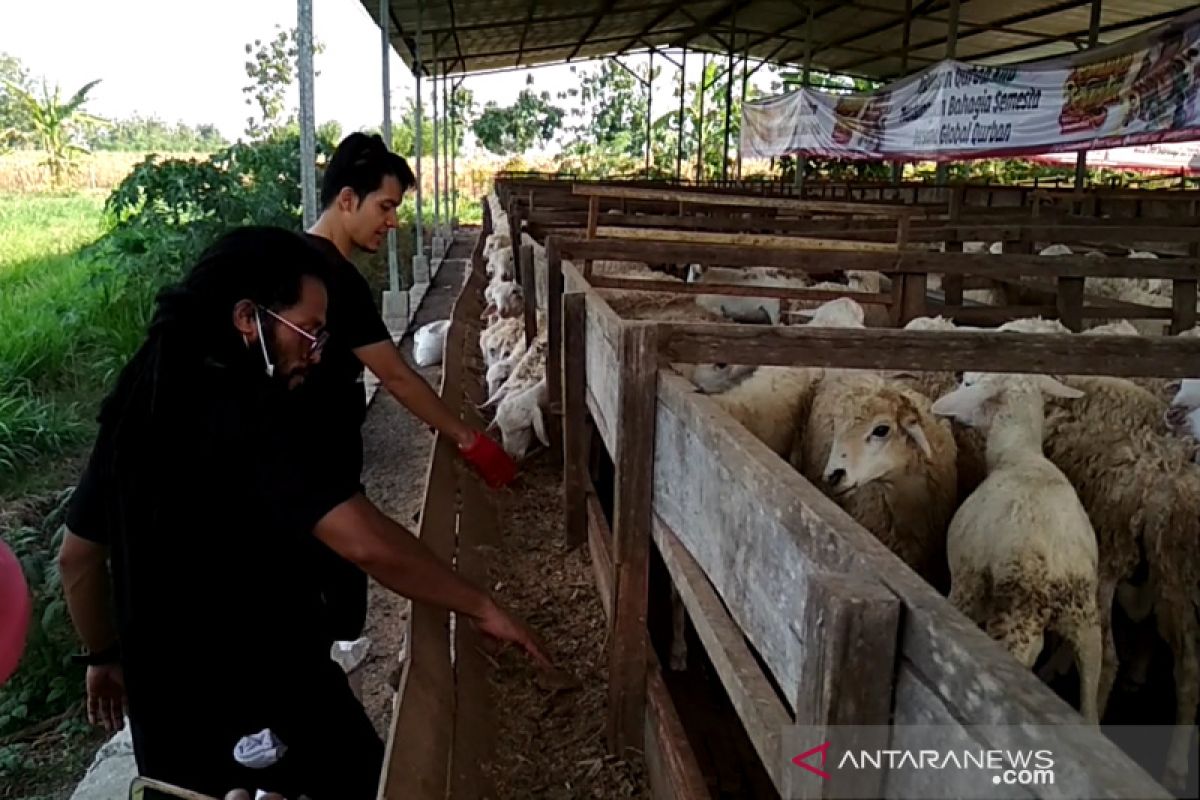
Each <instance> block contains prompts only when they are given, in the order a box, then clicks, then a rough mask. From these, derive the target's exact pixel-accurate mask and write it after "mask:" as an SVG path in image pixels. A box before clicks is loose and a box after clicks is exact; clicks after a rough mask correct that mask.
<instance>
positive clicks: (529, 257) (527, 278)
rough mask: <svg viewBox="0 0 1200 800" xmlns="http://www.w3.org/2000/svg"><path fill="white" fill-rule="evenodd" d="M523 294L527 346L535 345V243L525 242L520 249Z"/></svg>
mask: <svg viewBox="0 0 1200 800" xmlns="http://www.w3.org/2000/svg"><path fill="white" fill-rule="evenodd" d="M520 253H521V262H520V272H519V273H518V275H519V277H520V279H521V294H522V295H523V296H524V298H525V346H526V347H530V346H532V345H533V340H534V338H535V337H536V336H537V279H536V278H535V277H534V271H533V245H531V244H523V245H521V249H520Z"/></svg>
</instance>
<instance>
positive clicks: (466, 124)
mask: <svg viewBox="0 0 1200 800" xmlns="http://www.w3.org/2000/svg"><path fill="white" fill-rule="evenodd" d="M452 97H453V103H452V104H451V106H450V126H451V130H452V132H453V138H452V139H451V140H450V146H451V148H453V150H454V154H455V155H458V153H459V151H460V150H461V149H462V144H463V138H465V137H466V134H467V129H468V128H470V127H471V125H472V123H473V122H474V120H475V93H474V92H472V91H471V90H470V89H468V88H466V87H464V86H460V87H458V88H457V89H455V90H454V94H453V95H452Z"/></svg>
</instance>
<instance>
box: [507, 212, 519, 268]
mask: <svg viewBox="0 0 1200 800" xmlns="http://www.w3.org/2000/svg"><path fill="white" fill-rule="evenodd" d="M508 238H509V240H510V241H511V242H512V254H513V266H514V267H517V268H518V269H519V268H520V264H521V204H520V202H519V201H518V200H517V198H516V197H512V198H510V199H509V201H508ZM519 275H520V273H518V276H519Z"/></svg>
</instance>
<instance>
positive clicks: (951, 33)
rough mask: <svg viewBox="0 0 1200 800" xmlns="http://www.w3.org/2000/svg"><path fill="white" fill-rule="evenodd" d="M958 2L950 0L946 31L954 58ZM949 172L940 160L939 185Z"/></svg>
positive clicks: (938, 166)
mask: <svg viewBox="0 0 1200 800" xmlns="http://www.w3.org/2000/svg"><path fill="white" fill-rule="evenodd" d="M958 3H959V0H950V18H949V20H948V22H947V31H946V58H947V59H953V58H954V57H955V56H956V55H957V53H958ZM949 173H950V169H949V164H947V163H946V162H945V161H938V165H937V173H936V174H937V178H936V180H937V183H938V184H939V185H944V184H945V183H946V181H947V179H948V176H949Z"/></svg>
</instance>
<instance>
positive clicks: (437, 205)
mask: <svg viewBox="0 0 1200 800" xmlns="http://www.w3.org/2000/svg"><path fill="white" fill-rule="evenodd" d="M437 63H438V62H437V35H436V34H435V35H434V37H433V74H432V75H431V76H430V80H429V85H430V86H431V87H432V89H433V238H434V242H435V244H434V248H435V249H437V247H438V245H437V244H436V242H437V241H438V239H439V238H440V237H441V232H442V180H441V172H440V170H441V158H440V155H439V153H438V148H439V145H440V140H439V139H438V136H439V135H440V134H443V133H444V132H443V131H439V130H438V127H439V126H438V113H439V110H438V73H437ZM433 256H434V258H437V256H438V254H437V253H434V254H433Z"/></svg>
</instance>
